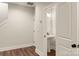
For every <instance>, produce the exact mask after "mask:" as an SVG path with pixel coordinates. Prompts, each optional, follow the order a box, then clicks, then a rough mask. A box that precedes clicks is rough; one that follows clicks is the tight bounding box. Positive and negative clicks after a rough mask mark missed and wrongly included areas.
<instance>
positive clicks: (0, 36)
mask: <svg viewBox="0 0 79 59" xmlns="http://www.w3.org/2000/svg"><path fill="white" fill-rule="evenodd" d="M7 7H8V8H7ZM3 10H4V9H3ZM5 10H8V14H7V15H8V19H6V22H5V25H3V26H2V27H0V48H4V47H12V46H20V45H21V46H22V45H29V44H32V43H33V19H34V8H29V7H23V6H22V7H21V6H18V5H11V4H9V6H6V9H5ZM1 12H3V11H1ZM3 16H4V15H3ZM3 22H4V21H3ZM3 27H4V28H3Z"/></svg>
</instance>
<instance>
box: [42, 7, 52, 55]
mask: <svg viewBox="0 0 79 59" xmlns="http://www.w3.org/2000/svg"><path fill="white" fill-rule="evenodd" d="M51 13H52V8H45V9H44V10H43V15H42V16H43V18H42V19H43V47H44V49H43V53H44V56H46V55H47V51H48V50H50V43H49V42H50V40H48V35H50V34H51V33H52V32H51V24H50V23H51V19H52V18H51V16H52V15H51Z"/></svg>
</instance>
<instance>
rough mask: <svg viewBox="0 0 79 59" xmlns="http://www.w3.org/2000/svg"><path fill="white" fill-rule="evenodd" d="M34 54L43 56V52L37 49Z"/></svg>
mask: <svg viewBox="0 0 79 59" xmlns="http://www.w3.org/2000/svg"><path fill="white" fill-rule="evenodd" d="M35 52H36V53H37V54H39V55H40V56H44V54H43V52H42V51H40V50H39V49H36V50H35Z"/></svg>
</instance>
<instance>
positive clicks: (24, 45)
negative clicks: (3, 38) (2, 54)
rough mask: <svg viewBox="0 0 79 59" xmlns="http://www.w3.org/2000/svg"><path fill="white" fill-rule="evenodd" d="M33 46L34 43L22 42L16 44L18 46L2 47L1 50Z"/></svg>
mask: <svg viewBox="0 0 79 59" xmlns="http://www.w3.org/2000/svg"><path fill="white" fill-rule="evenodd" d="M29 46H33V44H32V43H31V44H22V45H16V46H11V47H4V48H0V51H7V50H12V49H18V48H24V47H29Z"/></svg>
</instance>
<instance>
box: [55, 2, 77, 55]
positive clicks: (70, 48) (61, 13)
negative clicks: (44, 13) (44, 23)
mask: <svg viewBox="0 0 79 59" xmlns="http://www.w3.org/2000/svg"><path fill="white" fill-rule="evenodd" d="M76 7H77V3H70V2H69V3H60V4H59V5H58V6H57V13H56V14H57V17H56V18H57V20H56V55H57V56H72V55H73V56H76V55H77V46H76V45H77V8H76Z"/></svg>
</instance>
